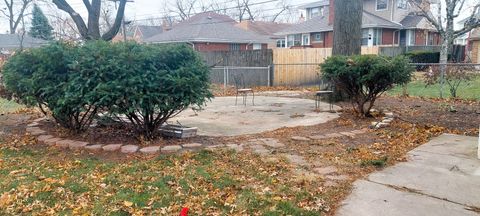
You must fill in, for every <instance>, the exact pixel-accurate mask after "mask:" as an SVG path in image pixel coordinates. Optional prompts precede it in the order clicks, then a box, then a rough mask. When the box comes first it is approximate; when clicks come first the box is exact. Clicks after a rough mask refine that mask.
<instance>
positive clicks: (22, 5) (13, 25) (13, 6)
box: [0, 0, 33, 34]
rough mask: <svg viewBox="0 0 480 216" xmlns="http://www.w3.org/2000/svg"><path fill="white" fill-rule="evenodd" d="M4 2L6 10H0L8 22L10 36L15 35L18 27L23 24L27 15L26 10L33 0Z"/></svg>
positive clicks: (4, 0) (5, 0)
mask: <svg viewBox="0 0 480 216" xmlns="http://www.w3.org/2000/svg"><path fill="white" fill-rule="evenodd" d="M3 2H4V3H5V8H3V7H2V8H0V13H2V14H3V16H5V17H6V18H7V20H8V23H9V32H10V34H15V32H16V31H17V28H18V25H20V24H21V22H22V19H23V17H24V16H25V15H26V14H25V11H26V9H27V8H28V6H30V4H31V3H32V2H33V0H3Z"/></svg>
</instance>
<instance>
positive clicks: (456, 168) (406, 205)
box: [337, 134, 480, 216]
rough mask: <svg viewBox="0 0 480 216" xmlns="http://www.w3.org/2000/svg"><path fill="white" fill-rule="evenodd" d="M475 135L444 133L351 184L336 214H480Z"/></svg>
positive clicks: (479, 183) (341, 215)
mask: <svg viewBox="0 0 480 216" xmlns="http://www.w3.org/2000/svg"><path fill="white" fill-rule="evenodd" d="M477 145H478V137H466V136H457V135H451V134H444V135H442V136H440V137H437V138H435V139H433V140H432V141H430V142H429V143H427V144H425V145H422V146H420V147H418V148H416V149H414V150H413V151H411V152H409V153H408V157H409V160H408V162H404V163H399V164H397V165H395V166H392V167H389V168H386V169H385V170H382V171H380V172H376V173H373V174H371V175H370V176H369V177H368V178H367V179H364V180H358V181H357V182H355V183H354V190H353V192H352V194H351V195H350V196H349V197H348V198H347V199H346V200H345V201H344V202H343V204H342V205H343V206H342V207H340V209H339V210H338V212H337V215H340V216H347V215H348V216H350V215H355V216H363V215H364V216H376V215H379V216H380V215H382V216H383V215H389V216H397V215H398V216H413V215H415V216H416V215H419V216H420V215H421V216H424V215H435V216H442V215H445V216H453V215H480V212H479V210H480V160H478V159H476V158H477V157H476V155H477Z"/></svg>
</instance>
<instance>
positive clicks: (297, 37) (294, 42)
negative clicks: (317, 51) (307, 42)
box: [287, 34, 302, 47]
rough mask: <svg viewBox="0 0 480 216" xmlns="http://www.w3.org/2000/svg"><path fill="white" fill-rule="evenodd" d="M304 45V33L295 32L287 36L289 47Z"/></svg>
mask: <svg viewBox="0 0 480 216" xmlns="http://www.w3.org/2000/svg"><path fill="white" fill-rule="evenodd" d="M301 45H302V34H294V35H288V36H287V47H292V46H301Z"/></svg>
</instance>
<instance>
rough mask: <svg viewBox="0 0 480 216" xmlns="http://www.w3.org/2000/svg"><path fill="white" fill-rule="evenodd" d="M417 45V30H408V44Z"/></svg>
mask: <svg viewBox="0 0 480 216" xmlns="http://www.w3.org/2000/svg"><path fill="white" fill-rule="evenodd" d="M414 45H415V30H407V46H414Z"/></svg>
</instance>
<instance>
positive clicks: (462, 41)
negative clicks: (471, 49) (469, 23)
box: [453, 33, 468, 46]
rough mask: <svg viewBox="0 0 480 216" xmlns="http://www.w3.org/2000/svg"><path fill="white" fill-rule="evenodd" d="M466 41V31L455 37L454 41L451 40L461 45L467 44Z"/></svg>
mask: <svg viewBox="0 0 480 216" xmlns="http://www.w3.org/2000/svg"><path fill="white" fill-rule="evenodd" d="M467 43H468V33H465V34H463V35H461V36H459V37H457V38H456V39H455V41H453V44H455V45H463V46H465V45H467Z"/></svg>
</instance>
